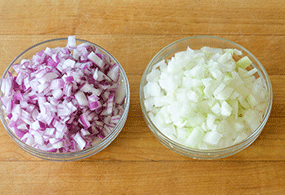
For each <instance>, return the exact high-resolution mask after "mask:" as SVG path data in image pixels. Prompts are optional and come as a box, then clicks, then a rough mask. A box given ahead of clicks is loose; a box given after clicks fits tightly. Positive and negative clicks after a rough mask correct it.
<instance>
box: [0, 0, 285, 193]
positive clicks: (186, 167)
mask: <svg viewBox="0 0 285 195" xmlns="http://www.w3.org/2000/svg"><path fill="white" fill-rule="evenodd" d="M68 35H76V37H77V38H81V39H86V40H89V41H91V42H94V43H96V44H98V45H100V46H102V47H103V48H105V49H106V50H108V51H109V52H110V53H112V54H113V55H114V56H115V57H116V58H117V60H118V61H119V62H120V63H121V64H122V66H123V68H124V69H125V71H126V73H127V76H128V78H129V82H130V88H131V105H130V111H129V117H128V119H127V123H126V125H125V127H124V128H123V130H122V132H121V133H120V134H119V136H118V137H117V138H116V139H115V140H114V141H113V142H112V143H111V144H110V145H109V146H108V147H107V148H106V149H104V150H103V151H102V152H100V153H98V154H95V155H93V156H91V157H89V158H86V159H83V160H80V161H76V162H61V163H59V162H49V161H44V160H41V159H38V158H35V157H33V156H31V155H29V154H27V153H25V152H24V151H22V150H21V149H20V148H19V147H18V146H17V145H16V144H15V143H14V141H13V140H12V139H11V138H10V137H9V135H8V134H7V133H6V131H5V129H4V127H3V126H2V125H1V127H0V173H1V177H0V193H1V194H285V128H284V127H285V120H284V119H285V103H284V102H285V97H284V95H285V64H284V62H285V52H284V46H285V3H284V1H283V0H269V1H266V0H247V1H245V0H214V1H213V0H191V1H188V0H168V1H163V0H155V1H154V0H145V1H143V0H113V1H107V0H106V1H105V0H102V1H91V0H81V1H76V0H74V1H57V0H51V1H46V0H22V1H19V0H9V1H8V0H2V1H0V73H1V74H2V73H3V72H4V70H5V68H6V66H7V65H8V64H9V63H10V62H11V61H12V60H13V58H14V57H16V56H17V55H18V54H19V53H20V52H21V51H23V50H24V49H26V48H28V47H29V46H32V45H33V44H35V43H38V42H40V41H44V40H47V39H52V38H58V37H67V36H68ZM193 35H215V36H219V37H223V38H227V39H230V40H232V41H234V42H237V43H238V44H240V45H242V46H244V47H245V48H247V49H248V50H249V51H251V52H252V53H253V54H254V55H255V56H256V57H257V58H258V59H259V60H260V61H261V63H262V64H263V65H264V67H265V68H266V70H267V72H268V74H269V76H270V79H271V82H272V86H273V96H274V101H273V108H272V113H271V115H270V118H269V120H268V123H267V125H266V126H265V128H264V130H263V132H262V133H261V135H260V137H259V138H258V139H257V140H256V141H255V142H254V143H253V144H252V145H251V146H250V147H248V148H247V149H245V150H243V151H241V152H240V153H238V154H235V155H233V156H230V157H227V158H224V159H219V160H212V161H205V160H194V159H191V158H187V157H184V156H181V155H179V154H176V153H174V152H172V151H170V150H169V149H167V148H166V147H164V146H163V145H162V144H160V143H159V141H158V140H156V138H155V137H154V136H153V135H152V134H151V132H150V130H149V129H148V128H147V126H146V124H145V122H144V120H143V116H142V112H141V108H140V104H139V84H140V79H141V76H142V73H143V71H144V69H145V67H146V65H147V64H148V62H149V61H150V60H151V58H152V57H153V56H154V55H155V54H156V53H157V52H158V51H159V50H160V49H162V48H163V47H164V46H166V45H168V44H169V43H171V42H173V41H175V40H178V39H181V38H184V37H188V36H193Z"/></svg>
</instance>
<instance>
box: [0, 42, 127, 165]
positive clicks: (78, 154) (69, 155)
mask: <svg viewBox="0 0 285 195" xmlns="http://www.w3.org/2000/svg"><path fill="white" fill-rule="evenodd" d="M67 40H68V38H54V39H48V40H45V41H42V42H39V43H36V44H34V45H32V46H30V47H28V48H27V49H25V50H24V51H22V52H21V53H20V54H19V55H17V56H16V57H15V58H14V59H13V60H12V61H11V62H10V64H9V65H8V67H7V68H6V69H5V71H4V73H3V74H2V76H1V79H0V86H1V85H2V79H3V78H5V76H6V75H7V73H8V71H9V69H10V68H11V67H12V66H13V64H14V63H15V62H16V61H17V60H18V59H19V58H20V57H21V56H22V55H24V54H25V53H27V52H28V51H30V50H32V49H35V48H36V47H38V46H42V45H44V44H47V43H50V42H57V41H67ZM76 42H79V43H80V44H81V43H89V44H91V45H93V46H95V47H96V48H98V49H99V50H100V51H102V52H104V53H105V54H107V55H108V56H109V57H110V58H111V59H112V61H113V62H115V63H116V64H118V65H119V67H120V72H121V75H122V77H123V81H124V82H123V83H124V85H125V90H126V97H125V101H124V105H125V106H124V111H123V114H122V116H121V118H120V120H119V122H118V123H117V124H116V126H115V127H114V128H113V130H112V132H111V133H109V134H108V135H107V136H106V137H104V138H103V139H101V140H100V142H99V143H98V144H97V145H94V146H92V147H88V148H86V149H83V150H78V151H74V152H65V153H54V152H47V151H43V150H40V149H37V148H35V147H32V146H30V145H28V144H26V143H25V142H23V141H22V140H21V139H20V138H18V136H16V135H15V134H14V133H13V132H12V130H11V129H10V127H9V126H8V125H9V124H8V123H7V121H6V119H5V111H4V110H3V108H2V107H3V104H2V101H0V120H1V122H2V124H3V126H4V128H5V130H6V131H7V133H8V134H9V135H10V137H12V138H13V140H14V141H15V142H16V144H17V145H19V146H20V147H21V148H22V149H23V148H24V150H27V151H28V152H29V153H30V154H32V155H34V156H36V157H39V158H42V159H45V160H53V161H69V160H79V159H83V158H86V157H89V156H91V155H93V154H94V153H92V152H93V151H94V150H96V149H99V150H98V151H97V152H96V153H98V152H100V151H101V150H103V149H104V148H105V147H107V146H108V145H109V144H110V143H111V142H112V141H113V140H114V139H115V138H116V137H117V135H118V134H119V133H120V131H121V130H122V128H121V129H120V128H119V126H120V125H121V124H124V121H126V119H127V115H128V111H129V105H130V85H129V81H128V78H127V74H126V72H125V71H124V69H123V67H122V65H121V64H120V63H119V61H118V60H117V59H116V58H115V57H114V56H113V55H112V54H111V53H109V52H108V51H107V50H106V49H104V48H103V47H101V46H99V45H97V44H95V43H92V42H90V41H87V40H84V39H78V38H76ZM66 44H67V42H66ZM76 45H78V44H76ZM46 47H48V46H46ZM58 47H63V46H58ZM2 95H3V92H2V91H1V92H0V97H2ZM115 130H119V131H115ZM106 144H107V145H106ZM104 146H105V147H104Z"/></svg>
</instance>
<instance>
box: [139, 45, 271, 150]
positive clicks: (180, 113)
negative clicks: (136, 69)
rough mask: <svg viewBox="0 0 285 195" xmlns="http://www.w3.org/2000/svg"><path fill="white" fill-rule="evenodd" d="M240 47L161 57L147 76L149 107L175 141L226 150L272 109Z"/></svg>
mask: <svg viewBox="0 0 285 195" xmlns="http://www.w3.org/2000/svg"><path fill="white" fill-rule="evenodd" d="M234 55H235V57H237V56H239V55H242V52H241V51H238V50H236V49H220V48H210V47H203V48H201V49H200V50H192V49H190V48H189V47H188V48H187V50H186V51H181V52H178V53H176V54H175V56H174V57H172V58H171V59H170V60H167V61H166V60H162V61H160V62H158V63H157V64H156V65H154V66H153V68H152V70H151V71H150V72H149V73H148V74H147V76H146V80H147V83H146V85H145V86H144V87H143V91H144V106H145V108H146V111H147V112H148V115H149V117H150V119H151V120H152V121H153V123H154V124H155V125H156V127H157V128H158V129H159V130H160V131H161V132H162V133H164V134H165V135H166V136H167V137H169V138H170V139H172V140H174V141H176V142H178V143H181V144H183V145H186V146H190V147H193V148H198V149H216V148H224V147H228V146H231V145H233V144H236V143H238V142H240V141H242V140H243V139H245V138H246V137H248V136H249V135H250V134H251V133H252V132H253V131H255V130H256V128H257V127H258V126H259V125H260V123H261V121H262V118H263V114H264V112H265V110H266V107H267V104H268V103H267V100H266V98H267V96H268V94H267V91H266V89H265V86H264V82H263V81H262V78H261V77H259V78H257V77H255V74H256V73H258V71H257V69H256V68H251V67H252V66H251V64H252V62H251V61H250V59H249V58H248V57H247V56H245V57H242V58H240V60H238V61H235V60H234Z"/></svg>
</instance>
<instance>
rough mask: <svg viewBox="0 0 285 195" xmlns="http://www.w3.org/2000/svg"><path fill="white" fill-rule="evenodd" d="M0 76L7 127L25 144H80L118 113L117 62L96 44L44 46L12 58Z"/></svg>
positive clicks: (102, 131)
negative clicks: (30, 55)
mask: <svg viewBox="0 0 285 195" xmlns="http://www.w3.org/2000/svg"><path fill="white" fill-rule="evenodd" d="M13 68H14V70H15V72H16V73H17V75H16V76H12V74H11V73H10V72H8V75H7V77H6V78H3V80H2V85H1V91H2V93H3V96H2V97H1V102H2V104H3V109H4V111H5V112H6V116H7V119H8V120H9V127H10V128H11V129H12V130H13V131H14V133H15V134H16V135H17V136H18V137H19V138H20V139H21V140H22V141H24V142H25V143H26V144H28V145H30V146H32V147H35V148H38V149H41V150H44V151H48V152H59V153H62V152H74V151H78V150H82V149H86V148H88V147H90V146H92V144H95V142H96V143H97V142H98V139H103V138H104V137H105V136H107V135H108V134H109V133H110V132H111V131H112V130H113V128H114V127H115V126H116V124H117V123H118V122H119V120H120V118H121V115H122V113H123V104H124V100H125V97H126V95H125V91H124V90H125V89H124V87H123V82H122V79H121V76H120V68H119V65H117V64H116V63H113V62H112V61H111V59H110V58H109V57H108V56H107V55H105V54H103V53H102V52H101V51H100V50H99V49H98V48H96V47H95V46H93V45H91V44H89V43H82V44H80V45H76V39H75V36H69V37H68V42H67V45H66V47H58V48H46V49H45V50H42V51H40V52H38V53H36V54H35V55H34V56H33V58H32V59H25V60H22V61H21V63H19V64H14V65H13Z"/></svg>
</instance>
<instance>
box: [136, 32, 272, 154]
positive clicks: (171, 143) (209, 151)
mask: <svg viewBox="0 0 285 195" xmlns="http://www.w3.org/2000/svg"><path fill="white" fill-rule="evenodd" d="M191 39H216V40H220V41H223V42H227V43H230V44H232V45H234V46H236V47H237V48H240V49H242V50H244V51H245V52H246V53H247V54H246V55H249V56H250V57H251V58H253V59H254V60H255V61H256V63H257V64H258V65H259V66H260V68H257V69H258V70H259V71H260V70H261V71H262V73H263V74H261V75H262V77H263V76H264V80H265V82H266V83H267V85H268V87H267V85H266V88H267V90H268V99H269V100H268V106H267V108H266V110H265V112H264V115H263V119H262V122H261V123H260V125H259V126H258V127H257V129H256V130H255V131H253V132H252V133H251V134H250V135H249V136H248V137H247V138H245V139H244V140H243V141H241V142H238V143H236V144H233V145H231V146H228V147H224V148H217V149H196V148H192V147H189V146H186V145H183V144H180V143H178V142H176V141H174V140H172V139H170V138H168V137H167V136H166V135H164V133H162V132H161V131H160V130H159V129H158V128H157V127H156V125H155V124H154V123H153V122H152V120H151V119H150V117H149V116H148V114H147V112H146V109H145V106H144V103H143V100H144V97H143V94H144V93H143V87H144V86H142V84H143V83H144V80H145V79H146V75H147V73H149V72H147V70H150V69H151V67H152V66H154V65H155V64H156V63H157V62H158V61H159V60H158V59H159V58H158V59H157V57H158V56H159V55H160V54H161V53H163V52H164V51H165V50H167V49H168V48H169V47H171V46H174V45H175V44H178V43H181V42H184V41H187V40H191ZM205 46H206V45H205ZM189 47H190V46H189ZM185 48H186V46H185ZM176 52H177V49H176V50H175V51H174V50H172V51H171V52H169V53H168V54H167V55H169V54H170V53H173V54H174V53H176ZM164 56H166V55H164ZM259 75H260V74H259ZM139 95H140V104H141V108H142V112H143V116H144V118H145V120H146V121H147V123H148V124H149V125H150V126H151V128H150V127H149V129H150V130H151V132H152V133H153V134H154V135H155V137H156V138H157V136H160V137H161V138H160V139H159V141H160V142H161V139H163V140H166V141H167V144H168V145H169V146H168V147H170V148H171V149H173V148H177V149H179V150H180V151H177V150H175V151H176V152H177V153H180V154H182V155H185V154H184V153H181V151H184V152H185V151H186V152H187V153H191V154H195V155H205V156H210V155H211V156H212V155H215V154H216V155H219V154H223V153H227V152H230V151H233V150H238V149H239V148H240V147H241V146H242V145H244V144H247V143H249V144H251V143H252V142H253V141H254V140H255V139H256V138H255V139H254V137H255V136H256V135H258V134H260V133H261V132H262V130H263V127H264V126H265V124H266V122H267V120H268V118H269V115H270V113H271V109H272V103H273V92H272V85H271V81H270V78H269V75H268V73H267V71H266V70H265V68H264V67H263V65H262V64H261V62H260V61H259V60H258V59H257V58H256V57H255V56H254V55H253V54H252V53H251V52H250V51H249V50H247V49H246V48H244V47H243V46H241V45H239V44H238V43H235V42H233V41H231V40H228V39H225V38H221V37H217V36H211V35H196V36H190V37H185V38H182V39H179V40H176V41H174V42H172V43H170V44H168V45H167V46H165V47H163V48H162V49H161V50H160V51H159V52H157V53H156V54H155V56H154V57H153V58H152V59H151V61H150V62H149V63H148V65H147V66H146V68H145V70H144V73H143V75H142V77H141V81H140V94H139ZM252 139H254V140H252ZM163 144H164V145H165V143H163ZM236 152H238V151H236ZM236 152H234V153H236ZM234 153H232V154H234ZM232 154H229V155H226V156H230V155H232Z"/></svg>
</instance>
